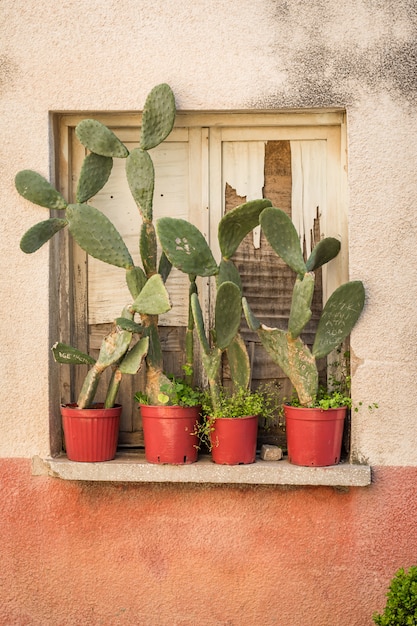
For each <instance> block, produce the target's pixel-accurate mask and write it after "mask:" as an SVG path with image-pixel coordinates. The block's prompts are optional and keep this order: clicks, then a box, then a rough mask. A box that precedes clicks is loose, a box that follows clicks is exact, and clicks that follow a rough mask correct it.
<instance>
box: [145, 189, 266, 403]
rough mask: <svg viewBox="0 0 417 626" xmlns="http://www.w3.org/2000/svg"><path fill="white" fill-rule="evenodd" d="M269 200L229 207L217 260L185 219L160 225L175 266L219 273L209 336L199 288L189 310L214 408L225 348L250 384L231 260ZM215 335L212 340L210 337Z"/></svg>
mask: <svg viewBox="0 0 417 626" xmlns="http://www.w3.org/2000/svg"><path fill="white" fill-rule="evenodd" d="M268 206H271V202H270V201H269V200H254V201H251V202H247V203H245V204H243V205H241V206H239V207H236V208H235V209H233V210H232V211H229V212H228V213H226V215H225V216H224V217H223V218H222V220H221V221H220V223H219V227H218V239H219V246H220V250H221V252H222V259H221V261H220V264H219V265H217V263H216V261H215V259H214V257H213V255H212V253H211V250H210V248H209V246H208V244H207V242H206V240H205V238H204V236H203V234H202V233H201V232H200V231H199V230H198V229H197V228H196V227H195V226H193V225H192V224H190V223H188V222H186V221H185V220H181V219H175V218H169V217H164V218H161V219H159V220H158V221H157V223H156V229H157V233H158V237H159V240H160V242H161V245H162V248H163V250H164V252H165V254H166V256H167V257H168V259H169V260H170V262H171V263H172V265H174V267H176V268H178V269H180V270H182V271H183V272H185V273H187V274H189V275H195V274H198V275H200V276H212V275H217V293H216V304H215V315H214V325H213V328H212V329H211V332H210V335H211V337H208V335H207V332H206V329H205V325H204V320H203V313H202V310H201V306H200V302H199V299H198V295H197V292H196V290H195V291H194V292H193V293H192V294H191V310H192V314H193V318H194V324H195V328H196V331H197V335H198V338H199V341H200V344H201V347H202V363H203V367H204V370H205V372H206V375H207V379H208V383H209V386H210V391H211V397H212V404H213V408H214V409H215V410H216V409H217V407H218V403H219V392H220V381H219V375H220V367H221V360H222V354H223V352H226V354H227V357H228V362H229V366H230V373H231V377H232V381H233V383H234V385H235V387H236V388H247V387H248V384H249V378H250V365H249V357H248V353H247V350H246V346H245V343H244V341H243V340H242V338H241V337H240V335H239V327H240V322H241V317H242V289H241V282H240V276H239V272H238V271H237V269H236V267H235V265H234V264H233V262H232V261H231V259H230V257H231V256H232V255H233V254H234V252H235V251H236V249H237V247H238V246H239V244H240V242H241V241H242V239H243V238H244V237H245V236H246V235H247V234H248V233H249V232H250V231H251V230H252V229H253V228H254V227H255V226H256V225H257V224H258V222H259V215H260V213H261V211H263V210H264V209H265V208H266V207H268ZM210 338H211V341H210Z"/></svg>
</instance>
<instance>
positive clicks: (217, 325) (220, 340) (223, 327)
mask: <svg viewBox="0 0 417 626" xmlns="http://www.w3.org/2000/svg"><path fill="white" fill-rule="evenodd" d="M241 318H242V294H241V292H240V289H239V287H238V286H237V285H235V283H232V282H230V281H226V282H224V283H222V284H221V285H220V287H219V288H218V289H217V295H216V306H215V321H214V330H215V333H216V346H217V347H218V348H220V350H224V349H225V348H227V347H228V346H229V345H230V344H231V342H232V340H233V339H234V337H235V336H236V334H237V332H238V330H239V326H240V322H241Z"/></svg>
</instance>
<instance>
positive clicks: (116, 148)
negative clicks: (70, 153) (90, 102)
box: [75, 119, 129, 159]
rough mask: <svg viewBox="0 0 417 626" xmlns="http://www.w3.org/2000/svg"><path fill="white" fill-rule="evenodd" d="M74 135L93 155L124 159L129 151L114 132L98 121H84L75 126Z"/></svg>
mask: <svg viewBox="0 0 417 626" xmlns="http://www.w3.org/2000/svg"><path fill="white" fill-rule="evenodd" d="M75 134H76V135H77V137H78V139H79V140H80V142H81V143H82V145H83V146H85V147H86V148H88V150H90V151H91V152H95V154H100V155H101V156H106V157H118V158H120V159H125V158H126V157H127V155H128V154H129V150H128V149H127V148H126V146H125V145H123V144H122V142H121V141H120V139H119V138H118V137H116V135H115V134H114V132H113V131H112V130H110V128H107V126H105V125H104V124H102V123H101V122H99V121H98V120H91V119H86V120H82V121H81V122H80V123H79V124H77V126H76V128H75Z"/></svg>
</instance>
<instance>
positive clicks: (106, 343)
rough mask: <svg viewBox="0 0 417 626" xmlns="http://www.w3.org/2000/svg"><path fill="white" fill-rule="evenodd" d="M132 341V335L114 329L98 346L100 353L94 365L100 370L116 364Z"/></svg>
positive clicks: (125, 331) (119, 329)
mask: <svg viewBox="0 0 417 626" xmlns="http://www.w3.org/2000/svg"><path fill="white" fill-rule="evenodd" d="M131 340H132V333H131V332H129V331H128V330H122V329H121V328H120V327H117V326H116V327H115V328H114V329H113V330H112V331H111V332H110V333H109V334H108V335H106V337H104V339H103V341H102V344H101V346H100V352H99V355H98V359H97V362H96V365H97V366H98V367H101V368H103V369H104V368H106V367H109V366H110V365H113V364H114V363H117V361H119V359H121V358H122V356H123V355H124V354H125V353H126V351H127V349H128V347H129V344H130V342H131Z"/></svg>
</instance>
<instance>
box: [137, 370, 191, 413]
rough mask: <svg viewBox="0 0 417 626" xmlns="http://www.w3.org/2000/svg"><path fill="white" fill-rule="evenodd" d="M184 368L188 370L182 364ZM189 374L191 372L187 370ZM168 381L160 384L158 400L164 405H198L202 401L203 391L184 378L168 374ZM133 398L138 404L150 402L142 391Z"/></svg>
mask: <svg viewBox="0 0 417 626" xmlns="http://www.w3.org/2000/svg"><path fill="white" fill-rule="evenodd" d="M183 369H184V370H189V366H184V367H183ZM188 374H189V375H191V372H189V371H188ZM169 379H170V383H169V384H168V385H161V388H160V393H159V396H158V401H159V404H160V405H165V406H200V405H201V403H202V401H203V392H202V391H201V390H200V389H199V388H197V387H193V386H191V385H189V384H188V383H187V382H186V381H185V380H184V379H182V378H176V377H175V376H169ZM135 400H136V401H137V402H139V404H151V402H150V401H149V398H148V397H147V395H146V394H145V393H143V392H142V391H137V392H136V393H135Z"/></svg>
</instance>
